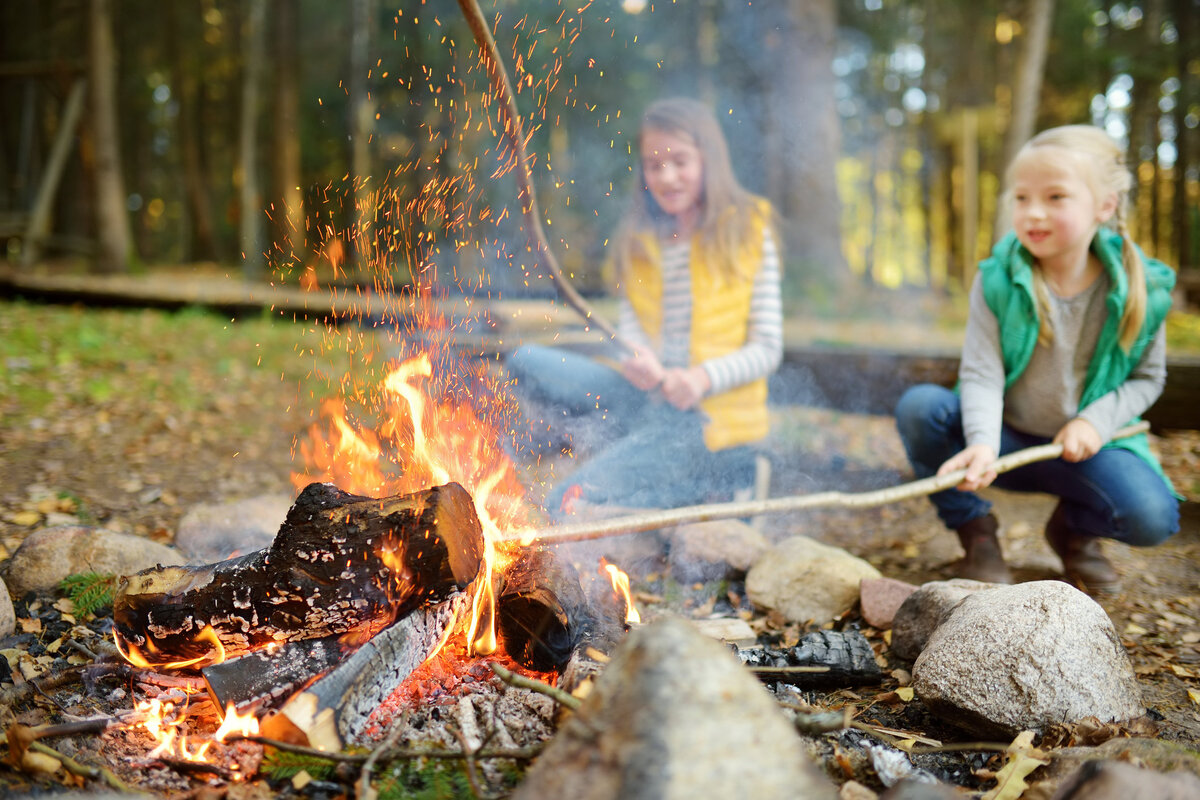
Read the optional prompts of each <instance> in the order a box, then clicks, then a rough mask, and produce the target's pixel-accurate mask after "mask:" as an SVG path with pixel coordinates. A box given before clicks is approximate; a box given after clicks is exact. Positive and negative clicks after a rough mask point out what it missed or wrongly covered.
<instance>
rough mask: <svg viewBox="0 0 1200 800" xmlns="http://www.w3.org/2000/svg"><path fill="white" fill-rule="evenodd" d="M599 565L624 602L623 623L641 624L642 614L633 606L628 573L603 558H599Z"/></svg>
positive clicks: (614, 590)
mask: <svg viewBox="0 0 1200 800" xmlns="http://www.w3.org/2000/svg"><path fill="white" fill-rule="evenodd" d="M600 567H601V568H602V569H603V570H604V572H607V573H608V578H609V580H611V581H612V587H613V592H614V593H615V594H616V595H617V597H618V599H620V600H622V601H624V603H625V624H626V625H638V624H641V621H642V615H641V614H639V613H638V610H637V607H636V606H634V604H633V594H632V593H631V592H630V591H629V575H628V574H626V573H625V572H624V571H623V570H622V569H621V568H620V567H618V566H617V565H616V564H610V563H609V562H607V561H605V560H604V559H603V558H602V559H600Z"/></svg>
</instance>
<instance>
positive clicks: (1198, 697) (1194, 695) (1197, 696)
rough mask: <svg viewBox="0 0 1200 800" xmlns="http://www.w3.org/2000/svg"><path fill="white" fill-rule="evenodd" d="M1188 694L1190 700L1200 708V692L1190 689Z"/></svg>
mask: <svg viewBox="0 0 1200 800" xmlns="http://www.w3.org/2000/svg"><path fill="white" fill-rule="evenodd" d="M1187 692H1188V698H1189V699H1191V701H1192V702H1193V703H1195V704H1196V705H1198V706H1200V692H1198V691H1196V690H1195V689H1188V690H1187Z"/></svg>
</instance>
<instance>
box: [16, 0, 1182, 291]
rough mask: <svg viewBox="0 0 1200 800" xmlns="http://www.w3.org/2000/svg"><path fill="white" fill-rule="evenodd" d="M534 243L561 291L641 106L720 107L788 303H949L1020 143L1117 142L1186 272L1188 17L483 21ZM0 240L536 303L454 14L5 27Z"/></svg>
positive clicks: (612, 207)
mask: <svg viewBox="0 0 1200 800" xmlns="http://www.w3.org/2000/svg"><path fill="white" fill-rule="evenodd" d="M481 6H482V10H483V13H484V15H485V17H486V18H487V19H488V21H489V22H490V23H491V25H492V30H493V33H494V36H495V38H496V41H497V44H498V46H499V49H500V52H501V53H502V55H503V57H504V59H505V61H506V66H507V68H508V69H509V71H510V74H511V75H512V78H513V82H514V85H515V87H516V93H517V96H516V100H517V103H518V107H519V110H520V113H521V115H522V119H523V124H524V129H525V132H526V134H527V139H528V141H527V146H528V151H529V155H530V162H531V167H532V173H533V177H534V181H535V185H536V187H537V193H538V199H539V201H540V203H541V206H542V216H543V222H544V224H545V226H546V231H547V233H548V234H549V238H550V241H551V246H552V249H554V250H555V251H556V255H557V256H558V259H559V260H560V262H561V263H562V265H563V268H564V270H565V272H566V273H567V274H568V275H569V276H570V277H571V278H572V279H573V281H574V282H575V283H576V284H577V285H578V286H579V287H580V288H581V289H583V290H584V291H587V292H598V291H600V290H602V289H603V287H605V285H606V282H607V276H606V274H605V268H604V265H605V261H606V255H605V246H606V242H607V239H608V236H609V235H610V234H611V232H612V230H613V228H614V226H615V224H616V220H617V218H618V217H619V215H620V213H621V210H622V208H623V202H624V198H625V197H626V196H627V193H628V189H629V184H630V180H631V177H630V176H631V174H632V167H633V163H634V162H633V150H632V136H633V135H634V133H635V128H636V121H637V119H638V116H639V114H640V112H641V110H642V108H643V107H644V106H645V105H646V104H647V103H648V102H650V101H651V100H653V99H654V98H656V97H659V96H663V95H667V94H686V95H691V96H695V97H699V98H702V99H704V100H706V101H707V102H709V103H710V104H711V105H712V106H713V107H714V109H716V110H717V112H718V114H719V116H720V118H721V121H722V123H723V125H724V128H725V131H726V133H727V135H728V137H729V139H730V144H731V148H732V154H733V158H734V162H735V167H736V169H737V172H738V174H739V175H740V176H741V177H742V179H743V180H744V182H745V183H746V184H747V185H748V186H749V187H750V188H751V189H752V190H753V191H755V192H758V193H761V194H763V195H765V196H766V197H768V198H769V199H770V200H771V202H772V203H773V204H774V205H775V207H776V208H777V209H778V210H779V212H780V214H781V216H782V219H783V228H784V234H785V239H786V245H787V250H786V254H787V257H786V270H787V272H786V274H787V275H788V282H787V286H786V292H787V297H786V298H785V299H786V300H787V302H789V303H793V304H796V303H803V304H806V305H807V306H810V307H811V306H812V305H814V304H816V305H820V304H821V303H822V302H823V299H824V300H826V301H828V302H830V303H833V304H836V303H837V301H838V298H841V299H842V300H845V299H846V297H848V296H853V294H854V292H849V293H848V292H847V288H848V287H855V286H866V287H872V288H874V287H882V288H886V289H901V288H909V289H916V290H918V291H920V290H924V289H929V290H932V291H933V293H935V294H946V293H950V294H954V293H956V292H957V291H959V290H960V289H961V288H962V287H963V286H964V285H966V283H967V282H968V281H969V279H970V276H971V273H972V270H973V267H974V264H976V263H977V261H978V260H979V259H980V258H981V257H983V256H985V255H986V254H987V252H988V250H989V248H990V246H991V243H992V241H994V238H995V237H996V219H997V212H998V208H997V198H998V196H999V192H1000V190H1001V188H1002V186H1001V181H1002V170H1003V165H1004V164H1005V163H1006V162H1007V160H1008V159H1009V156H1010V154H1011V153H1012V152H1013V150H1014V148H1015V147H1016V146H1019V144H1020V143H1021V142H1022V141H1024V140H1025V139H1027V138H1028V137H1029V136H1030V135H1032V133H1034V132H1035V131H1036V130H1039V129H1042V128H1046V127H1050V126H1053V125H1058V124H1063V123H1077V122H1091V123H1095V124H1098V125H1101V126H1103V127H1105V128H1106V129H1107V130H1108V131H1109V132H1110V133H1111V134H1112V135H1114V136H1115V137H1117V138H1118V139H1120V140H1121V141H1122V142H1125V143H1127V147H1128V154H1129V161H1130V165H1131V168H1132V169H1133V170H1134V171H1135V174H1136V176H1137V188H1136V193H1135V200H1136V213H1135V215H1134V221H1135V224H1134V229H1135V238H1136V239H1137V241H1138V242H1139V243H1140V244H1141V245H1142V246H1143V248H1144V249H1145V250H1146V251H1147V252H1149V253H1150V254H1151V255H1154V256H1157V257H1159V258H1161V259H1163V260H1165V261H1167V262H1168V263H1170V264H1172V265H1174V266H1178V267H1181V268H1182V272H1181V274H1182V275H1183V277H1184V278H1185V279H1187V277H1188V276H1189V275H1191V274H1192V269H1193V268H1194V267H1195V266H1196V265H1198V264H1200V258H1198V257H1197V254H1198V252H1200V215H1198V212H1197V201H1198V197H1200V145H1198V143H1197V138H1198V136H1200V132H1198V130H1197V129H1198V127H1200V2H1198V1H1197V0H1143V1H1142V2H1124V3H1112V2H1104V1H1103V0H979V1H978V2H971V3H963V2H959V0H923V1H920V2H918V1H917V0H756V2H744V3H728V2H723V1H722V0H676V1H675V2H672V1H671V0H658V2H647V0H624V2H619V1H618V0H592V1H590V2H589V0H571V1H570V2H565V3H564V2H559V0H481ZM0 9H2V10H0V245H3V246H4V247H5V255H6V257H7V259H8V261H9V262H10V263H12V264H18V265H24V266H26V267H28V266H32V265H34V264H36V263H39V262H42V261H43V260H45V259H60V260H61V259H62V258H64V257H65V258H66V259H67V260H68V261H69V263H73V264H75V265H76V267H75V268H77V269H80V270H90V271H94V272H101V273H114V272H132V273H134V274H146V273H151V272H153V271H154V270H155V269H156V268H157V267H159V266H160V265H173V266H176V267H177V266H178V265H181V264H183V265H189V264H193V265H205V264H208V265H211V264H216V265H218V266H220V267H223V268H225V269H227V270H231V271H233V272H235V273H240V274H241V275H242V276H244V277H246V278H248V279H251V280H268V279H270V280H282V281H284V282H289V281H291V282H298V281H301V280H302V279H303V277H304V276H305V275H306V274H307V275H308V277H309V279H310V280H312V281H314V283H320V284H324V283H326V282H329V281H332V280H334V279H335V278H336V279H346V280H354V279H355V278H356V276H357V277H359V278H361V277H362V276H365V275H371V276H374V277H373V279H375V280H377V279H378V277H379V275H381V274H386V275H387V276H388V278H387V279H388V280H394V281H396V282H397V283H410V282H429V283H433V282H437V283H438V284H439V285H442V286H445V287H447V288H453V290H455V291H463V292H469V293H476V294H478V293H483V294H487V295H488V296H507V297H514V296H521V295H529V294H532V295H543V296H545V295H551V294H553V288H552V286H551V284H550V283H549V281H548V280H546V279H545V276H544V273H543V270H542V269H541V267H542V266H543V265H539V264H538V263H537V260H536V258H535V257H534V255H533V254H532V252H531V251H530V250H529V249H528V247H527V244H528V242H527V238H526V236H525V232H524V230H523V228H522V219H521V207H520V205H519V203H520V200H519V199H518V195H519V192H518V187H517V182H516V180H515V179H514V168H515V165H516V161H515V159H514V154H513V151H512V149H511V147H510V146H509V144H508V142H507V140H506V139H505V137H504V135H503V125H502V121H503V118H502V116H501V115H500V112H499V103H498V102H497V100H496V97H495V93H494V91H493V89H492V85H491V84H490V82H489V79H488V76H487V72H486V70H484V69H483V68H482V66H481V63H480V61H479V55H478V50H477V48H476V47H475V44H474V41H473V39H472V36H471V33H470V31H469V30H468V28H467V25H466V23H465V21H464V17H463V14H462V13H461V10H460V8H459V6H458V5H457V4H456V3H453V2H450V0H422V2H419V3H418V2H404V3H401V4H399V5H397V4H396V3H384V2H380V0H347V2H337V3H326V2H319V1H318V0H187V2H178V3H158V2H152V1H151V0H39V2H35V3H18V2H6V3H4V4H2V6H0Z"/></svg>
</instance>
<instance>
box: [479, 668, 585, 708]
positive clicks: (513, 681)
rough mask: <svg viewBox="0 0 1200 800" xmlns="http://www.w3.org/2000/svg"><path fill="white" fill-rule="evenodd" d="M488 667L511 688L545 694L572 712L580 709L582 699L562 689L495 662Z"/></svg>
mask: <svg viewBox="0 0 1200 800" xmlns="http://www.w3.org/2000/svg"><path fill="white" fill-rule="evenodd" d="M488 666H489V667H491V668H492V672H494V673H496V676H497V677H498V678H500V680H502V681H504V682H505V683H507V684H508V685H509V686H513V687H515V688H517V689H529V690H530V691H533V692H537V693H538V694H544V695H546V696H547V697H549V698H550V699H552V700H554V701H556V702H558V703H560V704H561V705H564V706H566V707H567V708H569V709H571V710H572V711H575V710H576V709H578V708H579V706H580V704H581V701H580V699H579V698H578V697H576V696H575V695H573V694H571V693H570V692H564V691H563V690H562V689H559V688H557V687H555V686H551V685H550V684H548V683H543V682H541V681H536V680H534V679H533V678H527V677H525V676H524V675H519V674H517V673H516V672H513V671H512V670H510V669H506V668H505V667H502V666H500V665H499V664H497V663H495V662H490V663H489V664H488Z"/></svg>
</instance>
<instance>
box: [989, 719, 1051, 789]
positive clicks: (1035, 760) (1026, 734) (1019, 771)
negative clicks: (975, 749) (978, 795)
mask: <svg viewBox="0 0 1200 800" xmlns="http://www.w3.org/2000/svg"><path fill="white" fill-rule="evenodd" d="M1007 752H1008V760H1007V761H1006V762H1005V764H1004V766H1003V767H1001V769H1000V771H999V772H997V773H996V785H995V787H994V788H993V789H992V790H991V791H989V792H988V793H987V794H985V795H984V796H983V800H1018V798H1020V797H1021V795H1023V794H1024V793H1025V790H1026V789H1028V788H1029V784H1028V783H1026V782H1025V777H1026V776H1027V775H1029V773H1031V772H1033V771H1034V770H1035V769H1037V768H1038V767H1041V766H1045V765H1046V764H1049V763H1050V759H1048V758H1047V757H1046V754H1045V753H1043V752H1042V751H1041V750H1038V749H1037V748H1036V747H1034V746H1033V731H1022V732H1021V733H1019V734H1018V735H1017V738H1016V739H1013V741H1012V744H1010V745H1009V746H1008V750H1007Z"/></svg>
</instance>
